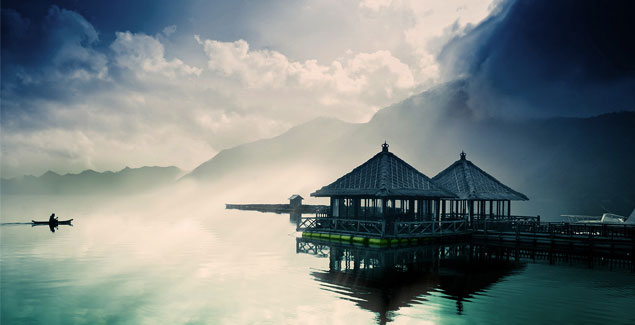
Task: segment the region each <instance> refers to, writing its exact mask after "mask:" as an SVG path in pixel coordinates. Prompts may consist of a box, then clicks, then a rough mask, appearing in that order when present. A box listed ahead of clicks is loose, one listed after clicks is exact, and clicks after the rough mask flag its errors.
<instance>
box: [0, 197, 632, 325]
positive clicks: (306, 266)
mask: <svg viewBox="0 0 635 325" xmlns="http://www.w3.org/2000/svg"><path fill="white" fill-rule="evenodd" d="M161 195H165V193H159V194H148V195H145V196H139V197H124V198H89V197H80V198H55V197H3V198H2V223H3V224H2V226H1V227H0V241H1V251H0V253H1V255H0V266H1V274H0V293H1V297H0V298H1V301H0V303H1V308H2V309H1V315H0V316H1V321H2V324H20V323H29V324H32V323H39V324H69V323H83V324H100V323H108V324H182V323H192V324H197V323H209V324H244V323H270V324H337V323H346V324H373V323H391V322H392V323H395V324H422V323H423V324H426V323H429V324H446V323H447V324H463V323H464V324H492V323H499V324H530V323H531V324H545V323H601V324H605V323H611V324H633V323H635V313H633V312H632V310H631V309H630V308H632V307H633V306H635V273H633V272H632V270H631V265H630V264H628V263H624V264H620V263H613V262H611V263H608V262H607V263H603V262H602V261H601V260H600V261H598V260H597V259H596V260H594V262H593V263H589V262H588V260H585V259H584V258H579V257H578V258H574V257H571V258H570V259H569V260H568V261H563V260H559V261H556V262H554V263H553V264H550V263H549V260H548V259H544V258H540V257H536V258H531V257H528V256H526V255H522V256H517V255H514V252H513V251H509V250H505V249H501V248H496V247H490V246H482V245H480V246H479V245H467V244H460V243H456V244H448V245H441V246H439V245H437V246H434V245H432V246H421V247H407V246H401V247H393V248H389V249H377V248H370V247H364V246H361V247H360V246H352V245H346V244H341V243H332V242H322V241H311V240H305V239H302V238H298V237H299V236H298V234H297V233H296V232H295V224H294V223H293V222H292V221H291V220H290V217H289V216H288V215H278V214H265V213H259V212H249V211H236V210H224V209H223V205H222V203H223V202H224V200H226V199H225V198H206V196H198V197H197V199H191V198H189V196H188V194H187V193H185V194H178V193H177V194H176V195H175V196H172V197H170V198H169V199H163V198H162V196H161ZM51 212H56V213H57V215H58V216H59V218H60V220H62V219H67V217H68V218H74V219H75V220H74V222H73V226H72V227H71V226H59V227H58V229H56V231H55V232H51V231H50V230H49V228H48V227H47V226H38V227H32V226H31V225H30V224H15V223H20V222H28V221H30V220H31V219H40V220H46V219H47V218H48V215H49V214H50V213H51Z"/></svg>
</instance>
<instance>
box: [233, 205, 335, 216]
mask: <svg viewBox="0 0 635 325" xmlns="http://www.w3.org/2000/svg"><path fill="white" fill-rule="evenodd" d="M328 208H329V207H328V206H326V205H310V204H303V205H300V206H291V204H225V209H233V210H248V211H259V212H269V213H280V214H282V213H312V214H315V213H318V212H320V211H322V210H326V209H328Z"/></svg>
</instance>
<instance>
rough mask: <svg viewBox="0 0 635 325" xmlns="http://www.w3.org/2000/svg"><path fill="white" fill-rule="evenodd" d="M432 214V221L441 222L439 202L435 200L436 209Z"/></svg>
mask: <svg viewBox="0 0 635 325" xmlns="http://www.w3.org/2000/svg"><path fill="white" fill-rule="evenodd" d="M434 214H435V216H434V221H437V220H441V200H436V209H435V211H434Z"/></svg>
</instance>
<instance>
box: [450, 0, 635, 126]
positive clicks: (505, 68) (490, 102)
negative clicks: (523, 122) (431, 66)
mask: <svg viewBox="0 0 635 325" xmlns="http://www.w3.org/2000/svg"><path fill="white" fill-rule="evenodd" d="M634 10H635V3H633V2H632V1H611V2H594V1H574V0H570V1H557V2H542V1H516V2H511V1H509V2H506V3H503V4H502V5H501V6H500V7H499V8H498V10H497V11H496V12H495V15H493V16H492V17H490V18H489V19H488V20H487V21H485V22H484V23H483V24H481V25H479V26H478V27H476V28H474V29H473V30H472V31H470V32H468V33H467V34H465V35H462V36H458V37H455V38H454V39H453V40H452V41H451V42H450V43H448V44H447V45H446V46H445V48H444V49H443V51H442V52H441V53H440V55H439V59H440V61H441V62H442V66H443V73H444V78H445V79H446V80H452V79H455V78H457V77H458V78H469V80H470V84H471V87H472V91H471V93H470V98H471V104H472V106H473V108H474V109H476V110H478V111H481V112H484V113H486V114H489V115H504V116H554V115H564V116H589V115H594V114H600V113H606V112H613V111H619V110H633V109H635V106H634V103H635V60H633V58H635V43H634V42H633V41H632V38H633V37H632V31H633V30H635V22H634V20H633V19H632V17H631V16H632V12H634Z"/></svg>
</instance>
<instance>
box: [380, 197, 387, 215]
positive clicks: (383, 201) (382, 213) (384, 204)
mask: <svg viewBox="0 0 635 325" xmlns="http://www.w3.org/2000/svg"><path fill="white" fill-rule="evenodd" d="M386 215H388V213H386V199H381V216H382V217H383V218H384V219H386Z"/></svg>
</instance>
